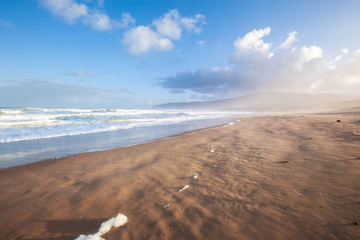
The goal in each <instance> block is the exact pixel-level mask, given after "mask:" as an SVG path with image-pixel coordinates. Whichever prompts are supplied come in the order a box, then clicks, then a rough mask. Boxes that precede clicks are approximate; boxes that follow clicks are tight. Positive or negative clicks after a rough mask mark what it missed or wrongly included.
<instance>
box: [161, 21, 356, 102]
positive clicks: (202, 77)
mask: <svg viewBox="0 0 360 240" xmlns="http://www.w3.org/2000/svg"><path fill="white" fill-rule="evenodd" d="M269 33H270V28H267V29H260V30H254V31H252V32H250V33H247V34H245V35H244V36H240V37H239V38H237V39H236V40H235V43H234V46H235V53H234V55H233V57H232V58H231V64H230V65H229V66H227V68H222V67H215V68H213V69H208V68H203V69H199V70H196V71H186V72H179V73H177V74H175V75H172V76H168V77H165V78H162V79H161V82H160V85H161V86H162V87H164V88H166V89H170V90H171V91H174V90H176V91H186V90H191V91H193V92H197V93H201V94H212V95H213V96H216V97H218V98H224V97H225V96H226V97H231V96H238V95H241V94H246V93H251V92H256V91H281V92H306V93H323V92H328V93H341V94H357V95H358V93H359V92H360V68H359V66H360V50H358V51H355V52H354V54H353V57H351V58H350V59H347V60H343V55H339V56H337V57H336V58H335V59H334V60H330V63H331V64H329V56H328V55H325V54H324V52H323V50H322V48H321V47H319V46H309V47H307V46H302V47H300V48H298V49H297V48H291V49H290V48H287V49H279V48H278V49H276V50H274V52H271V50H272V49H271V43H264V42H263V41H262V37H263V36H265V35H267V34H269ZM347 52H348V51H347V50H343V51H342V53H343V54H346V53H347ZM240 55H241V57H240ZM244 55H245V57H243V56H244ZM234 56H235V57H234ZM340 59H342V61H340Z"/></svg>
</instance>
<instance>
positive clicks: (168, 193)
mask: <svg viewBox="0 0 360 240" xmlns="http://www.w3.org/2000/svg"><path fill="white" fill-rule="evenodd" d="M337 120H341V121H340V122H337ZM196 175H197V178H194V176H196ZM186 185H188V188H184V186H186ZM183 188H184V189H183ZM181 189H183V190H182V191H181V192H180V190H181ZM118 213H122V214H125V215H126V216H127V217H128V222H127V223H126V224H125V225H124V226H121V227H119V228H115V229H112V230H111V231H109V232H108V233H106V234H105V235H103V236H102V237H103V238H104V239H106V240H115V239H360V226H359V225H356V222H357V223H359V222H360V114H359V113H352V114H350V113H347V114H304V115H301V114H289V115H273V116H261V117H248V118H242V119H241V120H240V121H239V122H234V124H233V125H229V126H223V127H214V128H208V129H204V130H198V131H194V132H190V133H186V134H182V135H178V136H174V137H171V138H167V139H161V140H158V141H154V142H150V143H145V144H141V145H136V146H132V147H124V148H119V149H114V150H108V151H102V152H93V153H83V154H78V155H74V156H69V157H65V158H62V159H54V160H48V161H43V162H38V163H34V164H31V165H26V166H20V167H14V168H10V169H5V170H0V223H1V224H0V239H27V240H30V239H32V240H35V239H37V240H40V239H50V240H55V239H56V240H60V239H75V238H76V237H78V236H79V235H80V234H90V233H95V232H97V231H98V229H99V227H100V224H101V223H102V222H104V221H106V220H107V219H109V218H112V217H115V216H116V215H117V214H118Z"/></svg>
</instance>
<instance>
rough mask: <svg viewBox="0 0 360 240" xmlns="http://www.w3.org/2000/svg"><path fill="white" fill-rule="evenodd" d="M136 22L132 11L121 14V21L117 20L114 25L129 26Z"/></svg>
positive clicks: (119, 26)
mask: <svg viewBox="0 0 360 240" xmlns="http://www.w3.org/2000/svg"><path fill="white" fill-rule="evenodd" d="M134 24H135V19H134V18H133V17H132V16H131V15H130V13H122V14H121V22H118V21H115V22H114V26H115V27H116V28H128V27H130V26H132V25H134Z"/></svg>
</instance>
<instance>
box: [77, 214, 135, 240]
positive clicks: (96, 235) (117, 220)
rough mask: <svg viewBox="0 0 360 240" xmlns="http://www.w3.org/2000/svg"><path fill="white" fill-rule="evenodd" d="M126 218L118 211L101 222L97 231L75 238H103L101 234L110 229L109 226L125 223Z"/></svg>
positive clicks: (80, 239)
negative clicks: (114, 215)
mask: <svg viewBox="0 0 360 240" xmlns="http://www.w3.org/2000/svg"><path fill="white" fill-rule="evenodd" d="M127 221H128V218H127V217H126V216H125V215H124V214H121V213H119V214H118V215H117V216H116V217H113V218H111V219H109V220H107V221H106V222H103V223H102V224H101V226H100V228H99V231H98V232H97V233H94V234H89V235H80V236H79V237H77V238H76V239H75V240H104V238H102V237H101V236H102V235H104V234H105V233H107V232H108V231H110V229H111V228H117V227H120V226H122V225H124V224H125V223H127Z"/></svg>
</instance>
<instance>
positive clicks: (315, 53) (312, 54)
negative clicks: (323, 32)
mask: <svg viewBox="0 0 360 240" xmlns="http://www.w3.org/2000/svg"><path fill="white" fill-rule="evenodd" d="M322 53H323V51H322V49H321V48H320V47H318V46H311V47H309V48H308V47H306V46H304V47H302V48H301V49H300V52H299V55H298V60H297V62H296V67H297V68H298V69H300V68H301V67H302V66H303V65H304V64H305V63H309V62H310V61H312V60H314V59H316V58H322Z"/></svg>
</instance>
